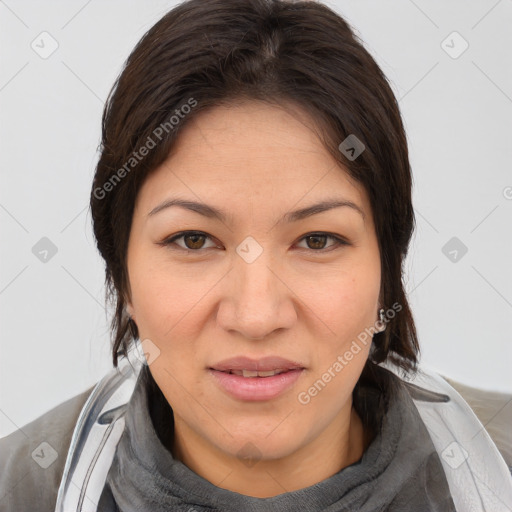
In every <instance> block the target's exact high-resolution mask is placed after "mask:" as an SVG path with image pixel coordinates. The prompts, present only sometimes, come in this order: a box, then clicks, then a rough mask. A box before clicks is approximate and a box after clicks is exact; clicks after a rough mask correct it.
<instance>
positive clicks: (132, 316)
mask: <svg viewBox="0 0 512 512" xmlns="http://www.w3.org/2000/svg"><path fill="white" fill-rule="evenodd" d="M126 311H127V313H128V315H129V316H130V318H131V319H132V320H135V314H134V311H133V306H132V305H131V304H130V303H127V304H126Z"/></svg>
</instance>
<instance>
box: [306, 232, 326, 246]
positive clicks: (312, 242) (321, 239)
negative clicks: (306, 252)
mask: <svg viewBox="0 0 512 512" xmlns="http://www.w3.org/2000/svg"><path fill="white" fill-rule="evenodd" d="M305 238H306V240H308V246H309V248H310V249H324V248H325V244H326V242H327V235H310V236H307V237H305Z"/></svg>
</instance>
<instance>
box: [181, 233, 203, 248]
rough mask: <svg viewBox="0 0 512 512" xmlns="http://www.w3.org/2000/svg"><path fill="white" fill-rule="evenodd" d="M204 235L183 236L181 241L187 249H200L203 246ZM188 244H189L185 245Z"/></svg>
mask: <svg viewBox="0 0 512 512" xmlns="http://www.w3.org/2000/svg"><path fill="white" fill-rule="evenodd" d="M204 239H205V236H204V235H198V234H192V235H184V236H183V240H184V242H185V245H186V247H187V249H201V248H202V247H203V245H204ZM187 242H190V243H187Z"/></svg>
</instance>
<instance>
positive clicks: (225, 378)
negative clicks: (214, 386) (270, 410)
mask: <svg viewBox="0 0 512 512" xmlns="http://www.w3.org/2000/svg"><path fill="white" fill-rule="evenodd" d="M303 371H304V369H303V368H301V369H300V370H290V371H288V372H284V373H280V374H279V375H274V376H273V377H242V376H241V375H235V374H233V373H225V372H221V371H218V370H212V369H210V370H209V372H210V374H211V375H213V377H214V379H215V381H216V382H217V383H218V384H219V385H220V387H221V388H222V389H223V390H224V391H225V392H226V393H228V394H229V395H231V396H232V397H234V398H238V399H239V400H251V401H257V400H271V399H272V398H275V397H277V396H279V395H280V394H281V393H284V392H285V391H286V390H287V389H289V388H291V387H292V386H293V384H294V383H295V382H296V381H297V379H298V378H299V377H300V376H301V375H302V372H303Z"/></svg>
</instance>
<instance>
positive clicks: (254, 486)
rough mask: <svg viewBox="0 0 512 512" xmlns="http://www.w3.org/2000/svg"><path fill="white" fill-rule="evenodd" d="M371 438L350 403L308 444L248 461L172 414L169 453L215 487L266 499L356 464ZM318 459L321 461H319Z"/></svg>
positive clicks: (319, 480)
mask: <svg viewBox="0 0 512 512" xmlns="http://www.w3.org/2000/svg"><path fill="white" fill-rule="evenodd" d="M370 441H371V436H370V434H369V433H368V432H366V431H365V429H364V428H363V424H362V421H361V419H360V418H359V416H358V414H357V413H356V411H355V409H354V408H353V407H352V402H351V401H350V403H348V404H347V407H346V408H345V409H344V410H342V411H340V414H339V415H338V416H336V417H335V418H334V420H333V421H332V422H331V423H330V424H329V425H328V427H327V428H326V429H325V430H324V431H323V432H322V433H321V434H320V435H319V436H317V437H316V438H315V439H313V440H312V441H311V442H309V443H307V444H305V445H303V446H301V447H299V448H298V449H297V450H296V451H294V452H293V453H290V454H289V455H287V456H286V457H283V458H280V459H261V460H258V461H254V463H253V464H249V463H247V461H243V462H242V461H241V460H240V459H239V458H237V457H236V456H234V455H232V454H228V453H226V452H224V451H221V450H219V449H218V448H217V447H216V446H214V445H212V444H211V443H209V442H208V440H206V439H204V438H202V437H200V436H198V435H197V434H196V433H195V432H194V431H192V430H190V429H189V428H188V426H187V425H186V424H185V423H184V422H183V421H182V419H181V418H179V417H177V416H176V415H175V417H174V440H173V446H172V454H173V457H174V458H175V459H178V460H180V461H181V462H183V463H184V464H185V465H186V466H187V467H188V468H190V469H191V470H192V471H194V472H195V473H196V474H198V475H199V476H201V477H203V478H204V479H206V480H207V481H209V482H210V483H212V484H213V485H216V486H217V487H220V488H223V489H227V490H229V491H233V492H237V493H239V494H244V495H246V496H253V497H257V498H269V497H273V496H277V495H278V494H282V493H285V492H291V491H296V490H298V489H303V488H306V487H309V486H311V485H314V484H316V483H318V482H321V481H322V480H325V479H327V478H329V477H331V476H333V475H334V474H336V473H337V472H339V471H340V470H341V469H343V468H345V467H347V466H349V465H351V464H353V463H354V462H357V461H358V460H359V459H360V458H361V457H362V455H363V453H364V451H365V450H366V448H367V447H368V445H369V443H370ZM319 461H322V463H321V464H319Z"/></svg>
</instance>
